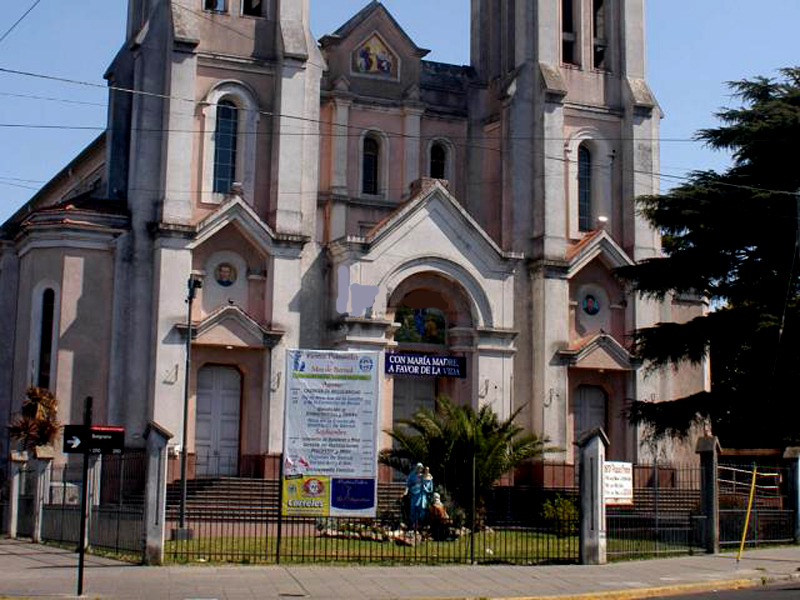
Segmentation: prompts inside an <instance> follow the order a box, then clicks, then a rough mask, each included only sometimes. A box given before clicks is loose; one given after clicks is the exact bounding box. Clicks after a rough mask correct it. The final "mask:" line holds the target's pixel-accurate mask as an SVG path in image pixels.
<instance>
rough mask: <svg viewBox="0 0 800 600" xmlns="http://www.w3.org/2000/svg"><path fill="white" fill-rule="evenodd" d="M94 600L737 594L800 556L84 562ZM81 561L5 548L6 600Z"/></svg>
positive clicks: (45, 589) (7, 544)
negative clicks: (563, 562) (507, 562)
mask: <svg viewBox="0 0 800 600" xmlns="http://www.w3.org/2000/svg"><path fill="white" fill-rule="evenodd" d="M86 564H87V568H86V578H85V587H84V589H85V591H86V594H87V595H88V597H90V598H96V597H99V598H119V599H126V600H127V599H131V600H133V599H146V600H160V599H176V600H177V599H181V600H183V599H190V598H192V599H198V598H202V599H212V598H219V599H223V598H225V599H229V600H238V599H262V598H279V599H283V600H285V599H286V598H309V599H318V598H330V599H339V598H340V599H343V600H345V599H346V600H360V599H373V598H374V599H384V598H426V597H427V598H439V599H442V598H521V597H528V598H530V597H549V596H561V597H564V596H566V597H574V596H576V595H580V594H588V595H587V596H585V597H586V598H587V599H588V598H626V599H630V598H643V597H646V596H647V595H648V594H649V595H651V596H652V595H653V590H652V588H661V589H662V593H663V594H665V595H666V594H670V593H673V594H674V593H676V592H681V591H692V590H698V591H702V590H711V589H721V588H725V589H730V588H731V587H737V586H745V585H757V584H760V583H761V582H762V581H765V580H766V581H773V580H782V579H788V578H792V577H795V576H800V570H798V569H800V546H798V547H783V548H770V549H766V550H755V551H751V552H748V553H746V555H745V556H744V558H743V559H742V561H741V563H739V564H738V565H737V563H736V558H735V555H729V554H726V555H717V556H709V555H703V556H692V557H682V558H673V559H660V560H649V561H635V562H624V563H615V564H610V565H604V566H597V567H594V566H578V565H569V566H544V567H511V566H474V567H471V566H455V567H444V566H443V567H424V566H421V567H355V566H354V567H327V566H313V565H311V566H286V567H283V566H271V567H236V566H216V567H215V566H197V567H139V566H131V565H126V564H124V563H119V562H116V561H113V560H108V559H103V558H99V557H96V556H87V563H86ZM76 565H77V555H76V554H73V553H70V552H66V551H64V550H60V549H57V548H51V547H48V546H39V545H35V544H30V543H25V542H19V541H15V540H0V597H3V596H4V595H5V596H22V597H25V596H39V597H41V596H48V595H56V596H61V597H64V596H66V597H69V596H71V595H74V594H75V586H76V576H77V568H76Z"/></svg>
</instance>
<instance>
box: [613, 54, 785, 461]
mask: <svg viewBox="0 0 800 600" xmlns="http://www.w3.org/2000/svg"><path fill="white" fill-rule="evenodd" d="M729 87H730V88H731V90H732V91H733V93H734V97H735V98H738V99H739V100H740V105H739V106H738V107H734V108H727V109H723V110H722V111H720V112H719V113H717V117H718V118H719V120H720V121H721V124H720V125H719V126H718V127H716V128H712V129H705V130H702V131H700V132H699V133H698V134H697V136H696V138H697V139H698V140H701V141H703V142H705V143H706V144H707V145H708V146H709V147H711V148H714V149H717V150H728V151H730V152H731V153H732V158H733V160H732V165H731V166H730V167H729V168H728V169H727V170H725V171H724V172H722V173H717V172H714V171H702V172H694V173H692V174H691V175H690V176H689V178H688V181H687V182H686V183H684V184H683V185H680V186H679V187H676V188H675V189H673V190H671V191H670V192H668V193H666V194H664V195H659V196H647V197H642V198H639V199H638V200H637V201H638V205H639V208H640V211H641V213H642V214H643V215H644V217H645V218H646V219H647V220H648V221H649V222H650V223H651V224H652V226H653V227H655V228H656V229H657V230H659V231H660V232H661V234H662V236H663V250H664V256H663V257H660V258H653V259H650V260H645V261H642V262H640V263H639V264H636V265H634V266H631V267H625V268H622V269H619V270H618V271H617V274H618V275H619V276H620V277H621V278H622V279H623V280H625V281H627V282H628V283H629V284H630V285H631V286H632V287H633V288H634V289H635V290H636V291H637V292H638V293H640V294H642V295H644V296H646V297H652V298H657V299H665V298H669V297H670V296H672V295H681V294H693V295H700V296H702V297H703V298H704V299H705V300H706V301H707V302H708V306H709V310H708V312H707V313H706V314H705V315H703V316H698V317H696V318H695V319H693V320H691V321H689V322H687V323H684V324H674V323H660V324H658V325H657V326H655V327H652V328H646V329H641V330H638V331H636V332H635V334H634V337H633V351H634V353H635V354H636V355H637V356H638V357H639V358H640V359H642V360H644V361H645V362H646V363H647V364H649V366H650V367H652V368H659V367H670V366H677V365H679V364H681V363H684V362H690V363H698V362H699V361H701V360H702V359H703V358H704V357H706V356H709V355H710V359H711V370H712V386H711V391H710V392H708V393H700V394H696V395H694V396H690V397H687V398H680V399H678V400H675V401H671V402H663V403H644V402H635V403H634V404H633V405H632V407H631V409H630V411H629V416H630V418H631V419H632V420H633V421H634V422H639V423H646V424H648V425H649V426H651V428H652V430H653V431H654V432H655V433H656V435H661V436H664V435H671V436H676V435H677V436H680V435H683V434H685V433H686V432H687V431H688V429H689V427H690V426H691V424H692V423H695V422H698V421H699V420H701V419H708V420H709V421H710V423H711V426H712V430H713V433H714V434H715V435H717V436H719V437H720V439H721V442H722V444H723V446H725V445H728V446H734V447H758V446H776V445H779V444H782V443H789V442H791V441H793V440H797V439H800V427H798V426H797V423H796V421H795V419H794V418H793V417H794V405H795V403H796V398H797V389H796V375H797V374H798V373H800V347H798V343H799V342H800V332H798V328H800V257H799V256H798V244H799V243H800V232H798V219H799V218H800V152H798V150H797V147H798V143H800V67H793V68H786V69H782V70H781V71H780V76H779V77H777V78H765V77H759V78H755V79H752V80H743V81H736V82H730V83H729Z"/></svg>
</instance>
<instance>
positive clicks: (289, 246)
mask: <svg viewBox="0 0 800 600" xmlns="http://www.w3.org/2000/svg"><path fill="white" fill-rule="evenodd" d="M229 225H233V226H234V227H236V229H237V230H238V231H239V232H240V233H241V234H242V235H243V236H244V237H245V238H247V239H248V240H249V241H250V242H251V243H252V244H253V245H254V246H255V247H256V248H258V249H259V250H260V251H262V252H264V253H265V254H268V255H287V254H288V255H298V253H299V251H300V250H301V249H302V246H303V244H305V242H307V241H308V238H307V237H305V236H301V235H289V234H276V233H275V231H273V230H272V228H271V227H270V226H269V225H267V224H266V223H265V222H264V221H262V220H261V218H259V216H258V215H257V214H256V212H255V211H254V210H253V208H252V207H251V206H250V205H249V204H247V203H246V202H244V200H242V198H241V197H239V196H236V195H234V196H232V197H231V198H230V199H229V200H228V201H226V202H224V203H223V204H222V205H221V206H220V207H219V208H218V209H217V210H216V211H214V212H213V213H212V214H211V215H209V216H208V217H206V218H205V219H204V220H203V221H201V222H200V223H198V224H197V226H196V227H195V236H194V240H193V241H192V243H191V244H189V248H191V249H194V248H197V247H198V246H200V245H202V244H203V243H204V242H205V241H207V240H209V239H211V238H212V237H213V236H215V235H217V234H218V233H219V232H221V231H222V230H223V229H225V228H226V227H228V226H229Z"/></svg>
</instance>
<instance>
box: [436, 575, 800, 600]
mask: <svg viewBox="0 0 800 600" xmlns="http://www.w3.org/2000/svg"><path fill="white" fill-rule="evenodd" d="M798 579H800V574H785V575H772V576H769V575H765V576H764V577H761V578H758V579H755V578H751V579H718V580H714V581H703V582H699V583H682V584H676V585H665V586H658V587H648V588H636V589H628V590H608V591H603V592H582V593H580V594H539V595H535V596H488V597H487V596H481V597H477V596H449V597H447V596H442V597H436V598H434V597H431V598H424V599H421V600H639V599H641V598H657V597H662V596H681V595H684V594H698V593H703V592H716V591H730V590H739V589H746V588H754V587H758V586H761V585H766V584H768V583H778V582H781V581H796V580H798Z"/></svg>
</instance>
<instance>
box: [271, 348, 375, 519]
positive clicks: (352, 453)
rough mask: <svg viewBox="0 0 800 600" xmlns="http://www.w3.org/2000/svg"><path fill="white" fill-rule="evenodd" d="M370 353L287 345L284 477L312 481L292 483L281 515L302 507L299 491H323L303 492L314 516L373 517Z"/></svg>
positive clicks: (372, 364) (372, 369) (372, 366)
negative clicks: (294, 495)
mask: <svg viewBox="0 0 800 600" xmlns="http://www.w3.org/2000/svg"><path fill="white" fill-rule="evenodd" d="M378 360H379V355H378V353H377V352H339V351H334V350H288V351H287V355H286V372H287V377H286V411H285V414H284V434H283V460H284V465H283V470H284V479H285V482H284V483H286V482H291V481H294V480H297V479H298V478H304V480H308V478H309V477H311V478H312V479H313V481H315V482H320V483H316V484H315V485H312V486H299V485H294V487H293V488H292V490H293V492H296V495H297V497H296V498H293V499H292V500H291V502H289V501H287V502H284V506H283V514H285V515H293V514H308V508H307V507H306V506H305V504H308V503H305V502H304V498H305V497H304V496H303V494H306V495H310V494H312V493H313V494H316V495H317V496H319V495H320V494H325V496H326V498H324V501H322V500H323V499H322V498H310V496H309V499H310V500H315V502H314V507H316V509H318V510H320V511H322V512H324V513H327V514H317V515H316V516H358V517H374V516H375V511H376V506H377V490H378V485H377V481H378V422H379V418H380V381H379V374H380V372H379V370H378V364H379V363H378ZM295 488H296V489H295ZM306 488H308V490H306ZM326 488H327V489H326ZM292 503H293V504H292ZM293 506H297V507H300V508H302V509H303V510H301V511H300V512H297V511H295V510H293ZM316 509H315V510H316Z"/></svg>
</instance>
